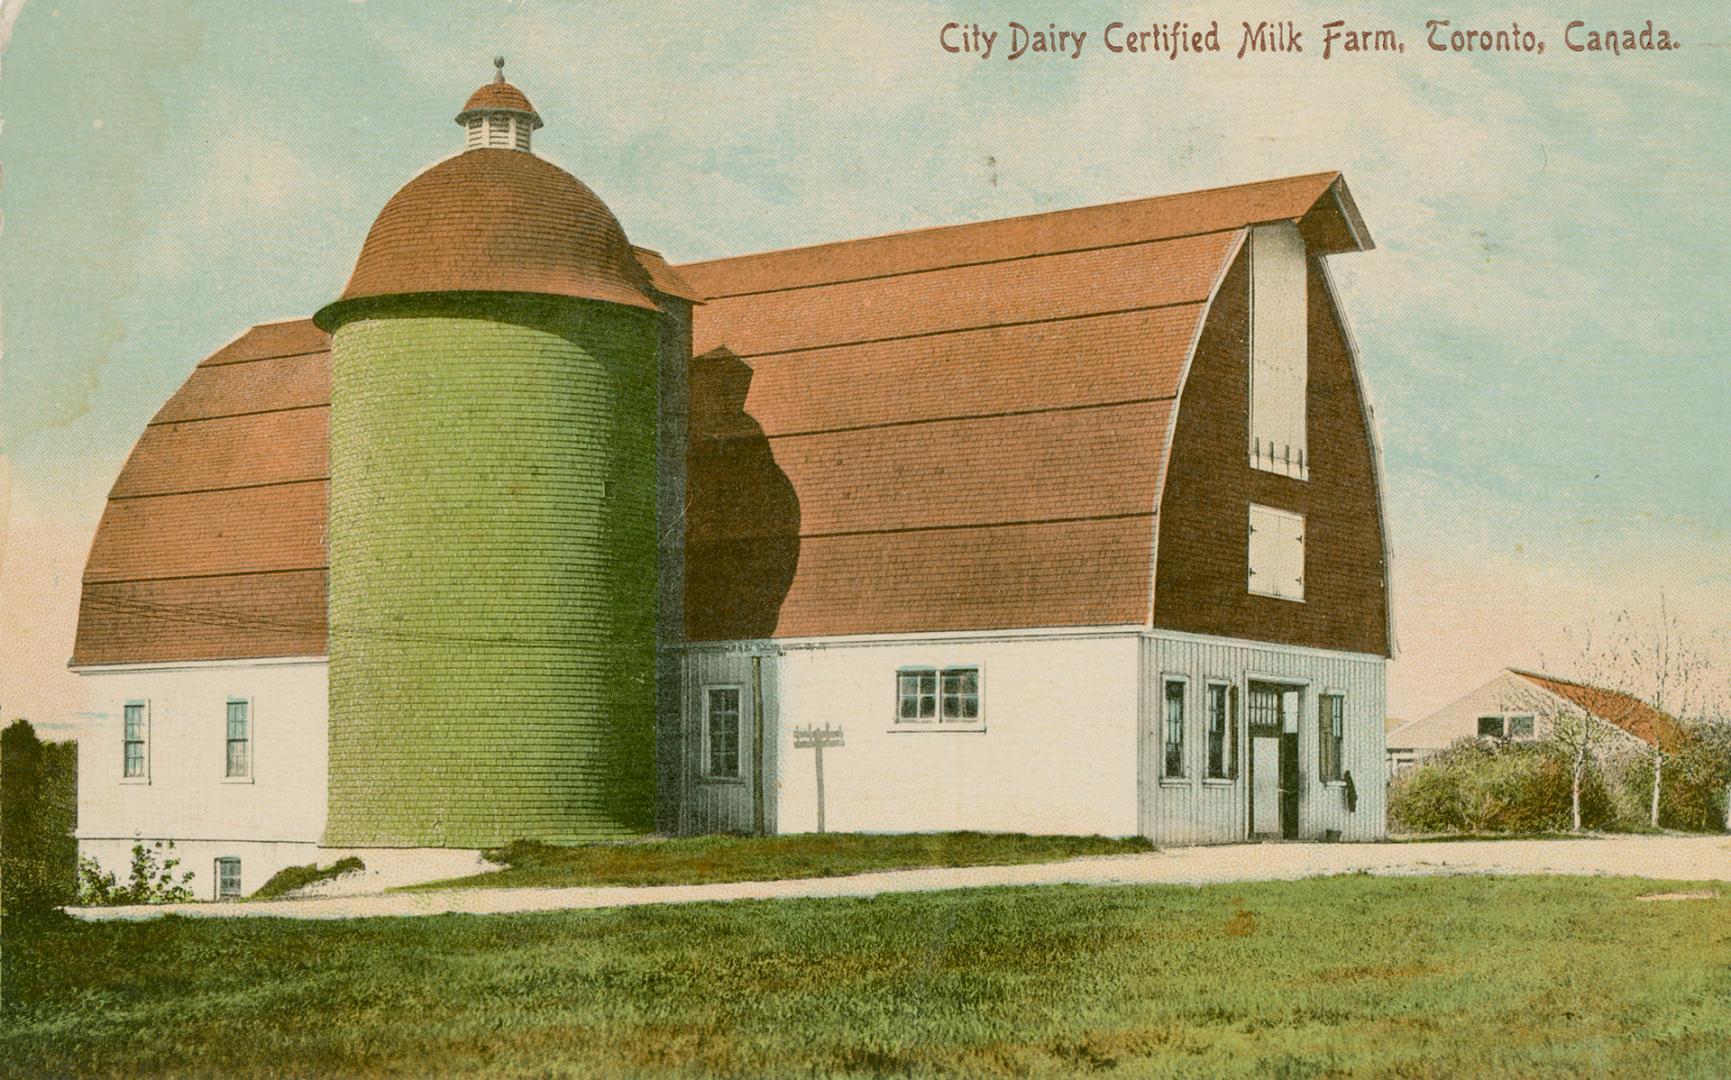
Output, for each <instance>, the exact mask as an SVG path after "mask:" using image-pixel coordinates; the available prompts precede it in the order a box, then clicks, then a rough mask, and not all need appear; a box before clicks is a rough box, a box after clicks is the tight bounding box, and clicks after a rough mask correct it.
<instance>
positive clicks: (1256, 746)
mask: <svg viewBox="0 0 1731 1080" xmlns="http://www.w3.org/2000/svg"><path fill="white" fill-rule="evenodd" d="M1250 808H1251V816H1252V819H1253V821H1254V825H1253V826H1252V828H1253V830H1254V831H1253V835H1256V836H1279V835H1280V737H1279V736H1278V735H1258V736H1256V737H1255V738H1253V739H1251V740H1250Z"/></svg>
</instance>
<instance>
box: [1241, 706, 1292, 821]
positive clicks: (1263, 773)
mask: <svg viewBox="0 0 1731 1080" xmlns="http://www.w3.org/2000/svg"><path fill="white" fill-rule="evenodd" d="M1298 695H1299V691H1298V688H1297V687H1293V686H1283V685H1281V684H1279V683H1265V682H1253V683H1251V684H1250V708H1249V709H1248V710H1247V711H1248V713H1249V716H1248V720H1249V725H1248V726H1249V728H1250V792H1249V798H1250V835H1252V836H1265V837H1275V836H1278V837H1282V838H1284V839H1287V840H1291V839H1294V838H1296V837H1297V836H1298V792H1299V782H1298V712H1299V707H1298Z"/></svg>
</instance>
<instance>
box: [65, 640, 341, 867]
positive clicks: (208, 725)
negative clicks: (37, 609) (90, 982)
mask: <svg viewBox="0 0 1731 1080" xmlns="http://www.w3.org/2000/svg"><path fill="white" fill-rule="evenodd" d="M326 672H327V665H326V663H325V661H324V660H322V659H292V660H257V661H209V662H203V663H177V664H152V665H128V666H124V667H112V668H87V669H84V670H82V671H81V672H80V675H81V676H82V679H83V684H84V691H85V693H84V698H85V714H84V718H83V722H82V724H81V727H80V731H79V735H78V844H79V850H80V852H81V853H82V854H85V855H89V856H92V857H94V858H96V859H97V860H98V861H99V862H101V863H102V865H103V867H104V869H107V870H110V871H113V872H115V874H116V875H117V876H118V877H120V878H121V879H122V880H124V878H125V876H126V872H127V868H128V864H129V861H130V857H131V851H132V845H133V843H134V841H135V839H142V840H144V841H146V842H149V841H154V840H170V839H172V840H174V841H175V855H176V856H177V857H178V858H180V860H181V866H180V870H182V871H186V870H191V871H193V872H194V874H195V875H196V876H195V879H194V882H193V884H192V886H191V887H192V889H193V891H194V895H195V896H197V897H198V898H200V899H209V898H211V897H212V896H213V894H214V889H215V886H214V883H213V881H212V878H211V875H212V872H213V865H214V862H213V860H215V859H216V858H217V857H219V856H237V857H239V858H240V860H241V887H242V889H244V890H246V891H248V892H250V891H251V890H253V889H256V888H257V887H258V886H260V885H262V884H264V882H265V880H266V879H267V878H269V877H270V876H271V875H272V874H274V873H276V871H277V870H280V869H281V868H282V867H284V866H290V865H296V864H302V863H307V862H312V861H314V860H315V859H316V858H319V857H320V854H319V851H318V843H319V840H320V837H321V835H322V834H323V832H324V825H325V790H326V759H327V742H326V740H327V732H326V726H327V721H328V708H327V702H328V697H327V687H328V680H327V677H326ZM230 697H236V698H247V699H249V700H250V701H251V702H252V707H251V709H250V714H251V718H252V755H253V768H252V776H251V778H250V779H247V780H230V779H227V778H226V777H225V776H224V772H225V771H226V761H227V743H226V738H227V703H228V700H229V698H230ZM129 701H144V702H147V703H148V705H149V708H148V710H147V711H148V718H149V719H148V724H149V729H148V730H149V734H148V741H147V746H146V772H147V777H146V778H145V779H144V780H142V781H141V780H130V779H126V778H124V777H123V776H122V775H121V773H122V747H121V724H122V711H123V708H124V706H125V705H126V703H127V702H129Z"/></svg>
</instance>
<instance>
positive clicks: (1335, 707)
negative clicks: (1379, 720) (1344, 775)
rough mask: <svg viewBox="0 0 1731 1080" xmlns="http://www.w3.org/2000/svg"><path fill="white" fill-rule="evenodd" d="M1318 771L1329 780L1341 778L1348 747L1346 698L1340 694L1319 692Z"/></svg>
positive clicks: (1317, 703) (1317, 699) (1317, 701)
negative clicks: (1343, 760) (1342, 764)
mask: <svg viewBox="0 0 1731 1080" xmlns="http://www.w3.org/2000/svg"><path fill="white" fill-rule="evenodd" d="M1316 705H1317V709H1316V714H1317V754H1318V760H1317V773H1318V774H1319V775H1320V776H1321V777H1322V779H1323V780H1324V781H1325V782H1327V781H1330V780H1339V779H1340V778H1341V767H1342V766H1341V760H1342V758H1343V757H1344V756H1345V748H1346V699H1345V698H1344V697H1342V696H1340V695H1339V694H1318V695H1317V696H1316Z"/></svg>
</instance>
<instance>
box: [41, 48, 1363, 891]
mask: <svg viewBox="0 0 1731 1080" xmlns="http://www.w3.org/2000/svg"><path fill="white" fill-rule="evenodd" d="M457 121H458V123H459V125H460V127H461V130H462V133H463V134H462V138H463V145H462V150H461V152H460V153H458V154H456V155H455V156H453V157H451V158H448V159H446V160H444V161H441V162H438V163H437V164H435V165H433V166H432V167H430V168H428V169H427V170H425V171H423V172H422V173H420V174H419V175H418V176H416V177H415V178H413V179H412V180H410V181H409V182H408V183H407V184H406V185H404V187H403V188H402V189H401V190H400V191H399V192H398V193H397V194H396V195H395V196H393V197H392V199H391V200H390V201H389V202H388V203H387V204H386V206H385V207H384V209H383V210H382V211H381V212H380V214H379V215H378V218H377V219H376V221H375V222H374V224H373V227H372V229H371V231H370V232H369V234H368V236H367V238H366V241H365V243H364V244H363V246H362V250H361V253H360V256H359V258H358V260H357V263H356V266H355V269H354V271H353V273H352V275H351V277H350V279H349V282H348V284H347V286H346V287H345V288H344V290H343V291H342V292H341V294H340V295H339V296H338V298H337V299H336V300H335V301H333V302H332V303H331V304H329V305H327V306H326V307H324V308H322V309H321V310H320V311H318V312H316V313H314V314H313V315H312V316H311V317H310V318H307V319H301V320H294V321H289V322H278V323H267V324H262V325H259V326H255V327H253V328H251V329H249V330H247V331H245V332H244V333H242V334H240V335H239V336H238V337H237V338H235V339H234V340H233V341H231V342H229V343H228V344H226V345H224V346H222V347H221V348H219V349H217V350H216V351H215V352H213V353H212V354H211V355H210V356H208V357H206V358H205V359H204V360H202V361H200V362H199V363H198V364H197V365H196V366H195V367H194V368H193V369H192V371H191V374H190V375H189V376H188V378H187V380H186V382H185V383H184V384H183V385H182V386H181V388H180V389H179V390H178V391H177V392H176V393H175V394H174V395H173V396H172V397H171V398H170V399H169V400H168V402H167V403H166V404H164V405H163V407H162V409H161V410H160V411H159V412H158V413H157V414H156V415H155V417H154V418H153V419H152V420H151V422H150V423H149V425H148V426H147V427H146V429H145V431H144V433H143V434H142V435H141V437H140V438H139V441H138V443H137V444H136V446H135V448H134V449H133V452H132V454H131V455H130V457H129V458H128V460H127V461H126V463H125V465H124V467H123V468H122V470H121V472H120V475H119V477H118V478H117V479H116V481H115V484H114V487H113V489H112V491H111V493H110V496H109V500H108V504H107V507H106V510H105V512H104V515H103V518H102V521H101V523H100V525H99V526H98V529H97V532H96V535H95V538H94V540H93V543H92V547H91V551H90V556H89V560H88V563H87V566H86V569H85V573H84V579H83V584H82V590H83V591H82V600H81V606H80V612H79V621H78V631H77V638H76V642H75V645H74V652H73V657H72V660H71V666H72V667H73V668H74V670H76V671H77V672H78V673H79V674H80V675H81V676H82V679H81V682H82V685H83V686H84V687H85V688H86V697H87V700H86V703H85V715H86V716H87V717H88V718H89V720H88V727H87V729H86V730H85V732H84V733H83V735H82V736H81V738H80V754H81V763H80V777H81V780H80V814H79V836H80V844H81V847H82V849H83V850H84V852H85V854H87V855H91V856H93V857H95V858H97V859H98V860H99V861H101V862H103V863H104V864H106V865H109V866H111V867H120V866H123V865H124V863H125V859H126V854H127V852H128V851H129V850H130V848H131V845H132V844H133V843H134V842H135V840H138V839H144V840H155V839H163V840H168V839H172V840H174V841H175V842H176V846H177V850H178V851H179V852H180V853H181V854H182V857H183V860H184V864H185V865H186V866H188V867H190V868H192V869H193V870H194V871H195V872H197V873H199V874H200V875H201V885H200V886H199V887H200V888H201V889H203V890H205V891H206V892H207V893H208V894H209V895H212V896H221V895H230V894H234V893H236V892H244V891H250V889H252V888H254V887H256V885H257V884H259V883H261V882H262V881H263V880H264V879H265V878H266V877H268V876H269V875H270V874H271V873H273V872H274V871H275V870H276V869H279V868H280V867H282V866H285V865H291V864H297V863H305V862H309V861H313V860H314V859H316V858H321V857H323V856H324V854H325V853H327V852H335V851H346V850H350V849H369V850H378V849H409V850H424V849H451V848H458V849H469V848H481V847H488V846H494V845H498V844H502V843H505V842H508V841H510V840H513V839H519V838H535V839H542V840H546V841H550V842H575V841H582V840H591V839H605V838H613V837H621V836H630V835H638V834H642V833H645V832H649V831H661V832H685V833H700V832H711V831H747V832H749V831H756V832H780V833H787V832H803V831H809V830H813V829H818V828H825V827H827V828H830V829H837V830H843V829H845V830H862V831H928V830H943V829H980V830H1015V831H1026V832H1040V833H1102V834H1111V835H1133V834H1142V835H1146V836H1148V837H1151V838H1153V839H1154V840H1156V841H1159V842H1165V843H1204V842H1223V841H1233V840H1243V839H1246V838H1255V837H1269V838H1306V839H1321V838H1336V837H1345V838H1354V839H1368V838H1374V837H1378V836H1381V835H1382V834H1383V828H1384V826H1383V789H1384V784H1383V768H1384V760H1383V758H1384V741H1383V712H1384V710H1383V699H1384V681H1385V680H1384V668H1385V664H1386V661H1387V659H1388V658H1389V657H1390V656H1391V654H1392V651H1393V646H1394V642H1393V635H1392V628H1391V622H1390V608H1389V593H1388V573H1389V564H1388V551H1387V541H1386V533H1385V530H1384V526H1383V521H1382V509H1381V496H1380V481H1379V475H1378V471H1379V459H1378V452H1377V446H1376V442H1375V438H1374V434H1373V431H1374V427H1373V424H1372V420H1371V412H1370V407H1369V404H1368V402H1367V401H1366V398H1365V393H1364V388H1363V385H1362V382H1361V379H1360V373H1359V367H1358V362H1357V359H1356V357H1355V354H1354V348H1353V344H1352V339H1351V335H1350V333H1349V331H1348V328H1347V324H1346V322H1345V319H1344V316H1343V314H1342V312H1341V311H1340V308H1339V303H1338V299H1337V295H1336V292H1335V290H1334V288H1333V286H1332V285H1331V283H1330V279H1329V274H1328V270H1327V266H1326V261H1325V260H1326V259H1327V257H1329V256H1332V255H1337V254H1342V253H1346V252H1354V251H1362V250H1366V249H1368V248H1369V247H1370V246H1371V241H1370V237H1369V234H1368V232H1367V231H1366V229H1365V226H1364V223H1363V222H1362V220H1361V219H1360V217H1359V215H1358V212H1357V209H1356V207H1355V206H1354V203H1353V200H1352V196H1351V194H1350V193H1349V191H1348V190H1347V186H1346V183H1345V180H1344V179H1343V178H1342V177H1341V176H1340V175H1339V174H1336V173H1323V174H1316V175H1307V176H1298V177H1291V178H1286V179H1280V180H1273V181H1264V182H1259V183H1250V184H1245V185H1242V186H1237V187H1231V188H1223V189H1215V190H1209V191H1200V192H1192V193H1188V194H1182V195H1172V196H1165V197H1160V198H1150V199H1141V200H1136V201H1131V202H1123V203H1116V204H1112V205H1106V206H1096V207H1088V208H1083V209H1076V210H1066V211H1060V212H1055V213H1045V214H1038V215H1033V216H1028V217H1021V218H1014V219H1008V220H1000V221H988V222H981V223H974V224H966V225H957V226H952V227H946V228H937V229H926V230H921V231H916V232H909V233H900V234H895V235H890V236H883V237H876V238H871V239H864V240H854V241H848V242H843V243H835V244H825V245H819V246H816V247H808V248H800V249H795V250H788V251H779V252H772V253H768V254H759V255H747V256H742V257H739V258H730V259H722V260H716V261H710V262H702V263H693V264H687V265H680V266H674V265H669V264H668V263H667V262H666V261H665V260H664V259H663V258H662V257H661V256H660V255H658V254H657V253H655V252H653V251H650V250H647V249H645V248H641V247H636V246H633V245H632V244H631V243H630V242H629V241H628V240H627V238H626V234H625V231H624V229H623V228H622V227H621V225H620V223H619V222H618V220H617V219H616V218H615V217H614V215H613V214H612V212H611V211H610V210H608V208H607V207H606V205H605V204H604V203H603V202H602V201H601V199H600V198H599V197H597V196H596V195H595V194H594V192H592V191H591V190H590V189H589V188H588V187H586V186H585V185H583V184H582V183H581V182H580V181H578V180H577V179H576V178H575V177H573V176H571V174H570V173H568V172H566V171H565V170H563V169H560V168H558V167H557V166H555V165H553V164H551V163H549V162H547V161H545V160H543V159H541V158H540V157H538V156H537V155H536V154H535V153H534V151H533V148H532V138H533V132H534V131H535V130H536V129H538V128H539V127H540V126H541V124H542V120H541V117H540V116H539V115H538V114H537V113H536V111H535V109H534V107H533V106H532V105H531V104H530V102H529V100H528V98H527V97H526V96H525V95H524V94H523V93H522V92H521V91H519V90H518V89H517V88H515V87H513V86H511V85H510V84H509V83H506V82H505V81H504V79H503V73H502V70H501V72H500V74H499V75H498V76H497V77H496V78H495V80H494V81H492V82H489V83H487V84H485V85H483V86H482V87H481V88H480V89H479V90H477V91H476V92H475V94H474V95H472V96H471V97H470V99H469V100H468V102H467V103H465V105H464V108H463V110H462V111H461V112H460V113H459V115H458V117H457ZM820 754H821V755H822V756H821V764H820V757H819V755H820ZM820 777H821V779H820ZM206 874H208V877H205V876H204V875H206Z"/></svg>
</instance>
